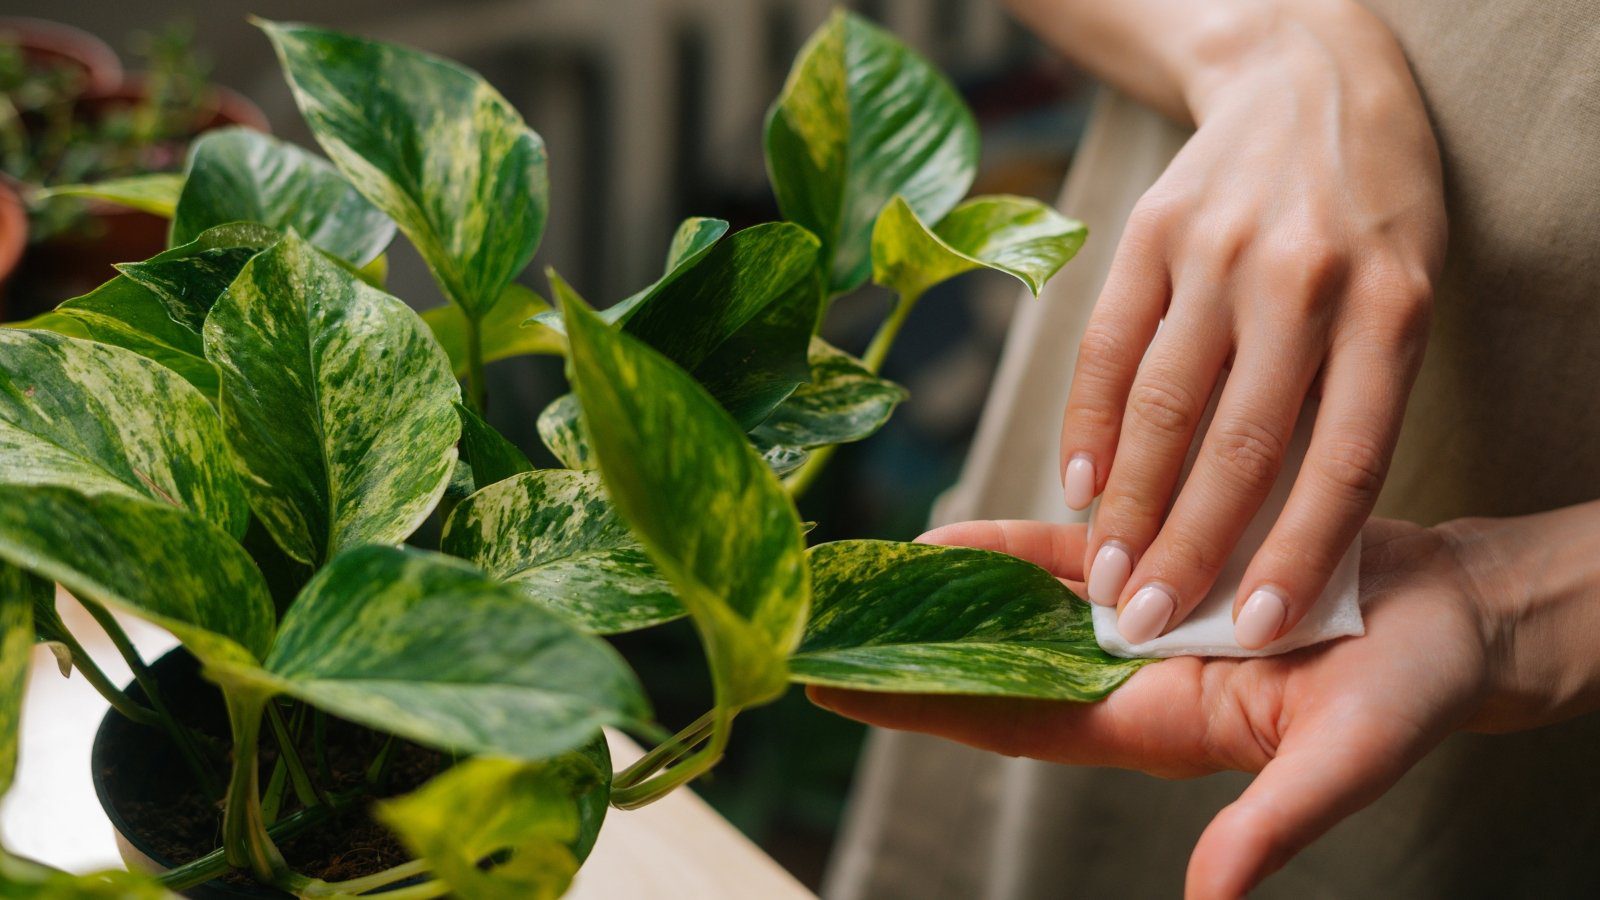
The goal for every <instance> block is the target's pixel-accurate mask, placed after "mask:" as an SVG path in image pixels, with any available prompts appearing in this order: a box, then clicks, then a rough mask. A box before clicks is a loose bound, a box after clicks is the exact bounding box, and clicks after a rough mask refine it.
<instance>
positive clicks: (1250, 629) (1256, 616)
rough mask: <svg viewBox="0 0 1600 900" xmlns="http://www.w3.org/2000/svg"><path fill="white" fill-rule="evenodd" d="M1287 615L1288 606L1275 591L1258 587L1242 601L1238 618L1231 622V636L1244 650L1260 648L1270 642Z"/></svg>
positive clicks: (1276, 634)
mask: <svg viewBox="0 0 1600 900" xmlns="http://www.w3.org/2000/svg"><path fill="white" fill-rule="evenodd" d="M1288 615H1289V607H1288V606H1287V605H1286V604H1285V603H1284V602H1283V598H1282V597H1281V596H1279V595H1278V594H1277V593H1276V592H1275V591H1270V590H1267V589H1266V588H1260V589H1258V590H1257V591H1255V592H1254V593H1252V594H1251V595H1250V599H1248V600H1246V601H1244V606H1243V607H1241V608H1240V609H1239V618H1238V619H1236V620H1235V621H1234V623H1233V638H1234V640H1236V641H1238V642H1239V646H1241V647H1243V648H1245V649H1246V650H1260V649H1261V648H1262V647H1265V646H1266V645H1268V644H1270V643H1272V641H1273V639H1274V638H1276V637H1277V636H1278V629H1280V628H1282V627H1283V620H1284V618H1286V617H1287V616H1288Z"/></svg>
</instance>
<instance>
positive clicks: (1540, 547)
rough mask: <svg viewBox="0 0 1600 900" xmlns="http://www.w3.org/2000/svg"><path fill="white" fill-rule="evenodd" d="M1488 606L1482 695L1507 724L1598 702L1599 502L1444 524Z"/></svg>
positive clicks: (1539, 721) (1556, 716)
mask: <svg viewBox="0 0 1600 900" xmlns="http://www.w3.org/2000/svg"><path fill="white" fill-rule="evenodd" d="M1443 529H1444V530H1445V531H1446V533H1447V534H1449V535H1450V536H1451V538H1452V540H1453V542H1454V543H1455V547H1456V553H1457V555H1458V556H1459V557H1460V559H1461V562H1462V565H1463V567H1464V568H1465V569H1466V571H1467V573H1468V575H1469V577H1470V581H1471V583H1472V584H1473V585H1474V593H1475V594H1476V595H1477V596H1478V598H1479V602H1481V603H1482V604H1483V606H1484V608H1485V609H1486V610H1487V611H1488V615H1487V617H1486V621H1487V623H1488V625H1487V632H1486V643H1487V644H1488V646H1489V648H1490V654H1491V655H1490V664H1491V679H1490V684H1489V685H1488V686H1487V687H1488V698H1489V699H1488V702H1487V703H1486V704H1485V705H1484V708H1483V710H1482V712H1481V713H1480V714H1479V715H1478V716H1477V717H1476V719H1475V720H1474V722H1473V726H1474V727H1475V728H1478V729H1481V730H1485V731H1509V730H1517V729H1522V728H1531V727H1536V726H1539V725H1544V724H1548V723H1551V722H1558V721H1561V720H1563V719H1567V718H1571V717H1572V716H1576V715H1581V714H1583V713H1586V712H1592V711H1594V710H1597V709H1600V501H1595V502H1591V503H1585V504H1581V505H1578V506H1571V507H1566V508H1564V509H1558V510H1555V511H1553V512H1548V513H1540V514H1537V515H1532V516H1520V517H1517V518H1511V519H1497V520H1467V521H1462V522H1454V523H1450V524H1448V525H1445V526H1443Z"/></svg>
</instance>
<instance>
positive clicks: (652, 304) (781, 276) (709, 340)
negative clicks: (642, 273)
mask: <svg viewBox="0 0 1600 900" xmlns="http://www.w3.org/2000/svg"><path fill="white" fill-rule="evenodd" d="M816 254H817V241H816V238H815V237H813V236H812V235H811V234H809V233H808V232H806V231H805V230H804V229H802V228H799V227H797V226H794V225H791V224H789V223H787V222H775V223H769V224H766V225H757V226H754V227H752V228H746V229H745V230H743V231H740V232H738V233H737V234H734V235H733V236H732V237H729V238H727V239H725V240H723V241H721V242H719V243H717V244H716V246H714V247H712V248H711V250H710V251H709V252H707V253H705V254H704V256H702V257H701V258H700V259H699V261H697V262H695V263H694V264H693V265H692V266H690V267H688V268H687V270H686V271H681V273H680V274H676V275H675V277H673V278H672V279H671V280H670V281H669V282H668V283H667V284H665V285H664V286H662V287H661V288H659V289H657V290H655V291H654V292H653V293H652V294H651V295H650V296H649V297H647V298H646V299H645V300H644V301H643V302H641V303H640V304H639V305H638V307H637V308H636V309H635V311H634V312H633V314H632V315H630V316H629V317H627V319H626V321H625V322H624V324H623V326H622V328H623V330H624V331H626V332H627V333H629V334H631V335H633V336H634V337H637V338H639V339H640V340H642V341H644V342H645V343H646V344H649V345H650V346H651V347H653V348H655V349H656V350H658V351H660V352H661V353H662V354H663V355H664V356H666V357H667V358H668V359H670V360H672V361H673V362H675V363H677V364H678V365H679V366H681V367H683V368H684V369H687V370H689V371H690V372H692V373H693V374H694V376H695V378H696V379H698V380H699V381H700V382H701V383H702V384H704V385H706V386H707V388H708V389H710V390H711V393H712V396H714V397H716V398H717V400H718V401H719V402H722V403H723V404H724V406H725V407H726V408H728V409H729V411H730V412H732V413H734V416H735V418H737V419H739V420H740V421H741V422H743V423H744V424H745V425H746V426H749V425H754V424H755V423H756V422H759V421H761V419H763V418H765V417H766V415H767V413H769V412H771V411H772V407H773V406H776V405H777V403H778V402H781V401H782V399H783V398H784V397H785V396H787V395H788V393H789V392H790V391H792V390H794V387H795V385H798V384H799V383H800V382H802V381H804V380H805V379H806V377H807V372H806V366H805V348H806V344H807V342H808V341H809V340H810V338H811V332H812V331H813V330H814V327H815V325H816V321H817V316H818V314H819V312H820V308H821V302H822V297H821V294H820V290H819V288H818V287H817V285H816V283H815V281H814V280H813V279H812V278H811V277H810V276H811V274H812V272H813V271H814V270H815V266H816Z"/></svg>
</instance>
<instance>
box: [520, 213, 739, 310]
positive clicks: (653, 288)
mask: <svg viewBox="0 0 1600 900" xmlns="http://www.w3.org/2000/svg"><path fill="white" fill-rule="evenodd" d="M727 233H728V223H727V222H725V221H723V220H722V219H708V218H703V217H699V216H695V217H692V218H688V219H684V220H683V222H682V223H681V224H679V225H678V230H677V231H676V232H675V233H674V234H673V235H672V244H671V245H670V246H669V247H668V248H667V267H666V270H665V271H664V272H663V273H662V275H661V277H660V278H657V279H656V280H655V282H654V283H652V284H651V285H649V286H648V287H646V288H644V289H643V290H640V291H638V292H637V293H635V294H633V295H632V296H630V297H628V298H627V299H625V300H622V301H620V302H617V303H614V304H612V305H611V306H609V307H607V308H605V309H602V310H600V311H599V312H598V313H597V315H599V316H600V318H602V319H604V320H605V321H606V322H608V323H611V324H616V323H618V322H622V321H626V320H627V318H628V317H629V316H630V315H632V314H633V311H634V309H635V308H637V307H638V305H639V304H640V303H642V302H644V301H645V300H647V299H649V298H650V297H651V296H653V295H654V294H655V293H656V292H657V291H659V290H661V289H662V288H664V287H666V286H667V284H669V283H671V282H672V280H673V279H675V278H677V277H678V276H679V275H681V274H683V273H684V272H685V271H688V269H689V267H691V266H693V265H694V264H695V263H697V262H699V261H700V260H701V259H702V258H704V257H705V255H706V253H707V252H709V251H710V250H711V248H712V246H714V245H715V244H716V243H717V241H719V240H721V239H722V236H723V235H724V234H727ZM529 322H530V324H531V323H535V322H537V323H538V324H540V325H545V326H547V327H549V328H550V329H551V330H553V331H555V332H556V333H558V334H566V327H567V326H566V324H565V323H563V322H562V321H561V312H560V311H559V310H554V309H547V310H546V311H544V312H541V313H539V314H538V315H536V316H534V317H533V318H532V319H530V320H529Z"/></svg>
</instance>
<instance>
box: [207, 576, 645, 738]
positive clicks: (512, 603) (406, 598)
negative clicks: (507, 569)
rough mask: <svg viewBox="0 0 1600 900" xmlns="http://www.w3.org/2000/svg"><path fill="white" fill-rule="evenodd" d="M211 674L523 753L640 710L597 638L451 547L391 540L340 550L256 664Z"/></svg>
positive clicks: (385, 724) (639, 715) (627, 675)
mask: <svg viewBox="0 0 1600 900" xmlns="http://www.w3.org/2000/svg"><path fill="white" fill-rule="evenodd" d="M219 680H221V681H222V682H223V684H224V685H233V686H234V687H235V688H239V687H244V688H250V687H254V688H255V689H259V690H262V691H264V692H268V693H270V692H282V693H287V694H289V695H291V696H294V697H296V698H298V699H300V700H304V701H305V702H307V703H310V704H312V705H313V706H316V707H318V708H320V709H324V710H326V711H328V712H330V713H333V714H334V715H337V716H341V717H343V718H346V719H350V720H351V721H355V722H360V723H362V724H364V725H368V726H371V727H373V728H378V729H381V730H383V731H386V732H392V733H394V734H398V735H400V736H402V737H406V738H409V739H411V740H414V741H419V742H421V743H424V744H428V745H431V746H434V747H438V748H441V749H445V750H450V751H452V752H458V753H484V754H493V755H500V756H510V757H515V758H517V759H523V760H536V759H543V758H545V757H549V756H553V755H555V754H557V753H562V752H564V751H567V750H571V749H574V748H576V747H579V746H582V745H583V744H585V743H586V742H588V741H590V740H591V739H593V738H594V737H595V735H596V734H597V733H598V732H599V729H600V727H601V726H603V725H632V724H636V723H638V722H640V721H643V720H645V719H647V718H648V716H649V710H648V708H647V706H646V704H645V700H644V697H643V695H642V693H641V692H640V690H639V685H638V682H637V681H636V680H635V679H634V676H633V673H632V672H631V671H630V670H629V669H628V667H627V664H626V663H624V662H623V661H622V658H621V657H620V656H618V655H617V654H616V652H615V651H614V650H612V649H611V648H610V647H609V646H608V645H607V644H606V643H605V642H604V641H602V640H601V639H599V638H597V637H594V636H592V635H589V634H586V633H584V632H583V631H581V630H579V629H578V628H577V626H575V625H572V624H571V623H569V622H568V621H567V620H566V619H564V618H562V617H561V616H559V615H557V614H555V613H552V612H550V611H549V610H546V609H543V608H541V607H539V606H538V605H536V604H533V603H529V602H528V601H527V600H526V599H525V598H524V597H523V596H522V595H521V594H520V593H518V592H517V591H516V590H515V589H514V588H513V587H511V586H509V585H505V584H500V583H498V582H495V581H492V580H490V579H489V578H488V576H486V575H484V574H483V573H482V572H481V571H479V570H478V569H475V568H473V567H472V566H470V565H468V564H466V563H464V562H462V561H461V560H458V559H453V558H451V557H448V556H443V555H440V554H437V553H428V552H425V551H421V550H410V549H405V548H397V547H380V546H367V547H358V548H356V549H354V550H350V551H347V552H345V553H343V554H340V555H339V556H338V557H337V558H335V559H334V560H333V562H331V563H329V564H328V565H327V566H326V567H325V568H323V569H322V570H321V571H320V572H318V573H317V575H316V576H315V577H314V578H312V580H311V583H310V584H308V585H306V588H305V590H304V591H302V592H301V594H300V597H299V598H298V599H297V600H296V601H295V603H294V605H293V606H291V607H290V608H289V611H288V612H287V613H286V614H285V615H284V617H283V624H282V626H281V628H280V629H279V632H278V640H277V642H276V643H275V644H273V647H272V653H271V655H270V656H268V657H267V662H266V666H265V668H264V669H256V668H252V667H244V666H240V667H234V668H232V669H230V670H227V671H224V672H221V673H220V674H219Z"/></svg>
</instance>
